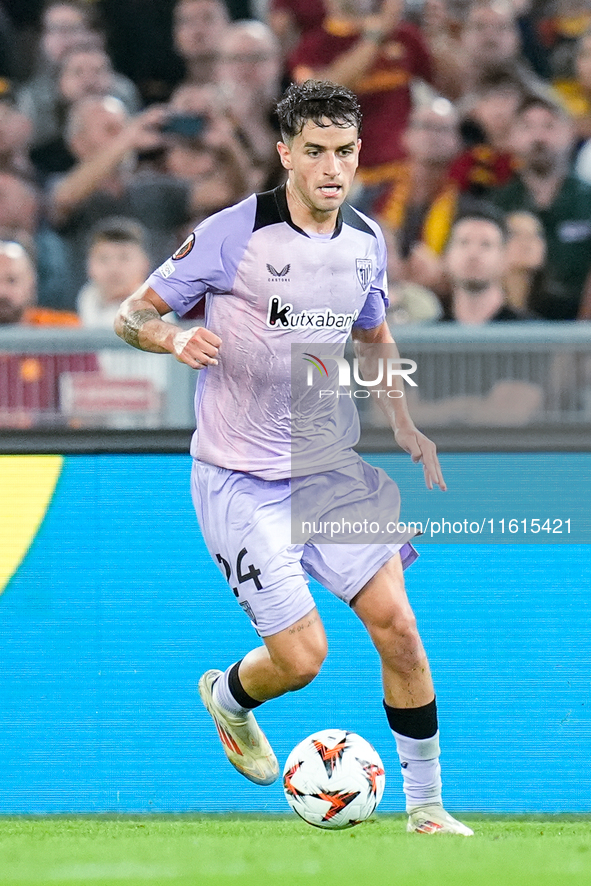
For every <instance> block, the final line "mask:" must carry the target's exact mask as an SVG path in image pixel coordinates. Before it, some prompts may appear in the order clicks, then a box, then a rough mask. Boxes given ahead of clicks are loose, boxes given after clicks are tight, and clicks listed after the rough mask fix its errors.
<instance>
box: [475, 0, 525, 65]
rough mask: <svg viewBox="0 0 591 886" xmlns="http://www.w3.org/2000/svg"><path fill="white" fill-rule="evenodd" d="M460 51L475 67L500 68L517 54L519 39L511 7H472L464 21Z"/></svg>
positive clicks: (502, 5)
mask: <svg viewBox="0 0 591 886" xmlns="http://www.w3.org/2000/svg"><path fill="white" fill-rule="evenodd" d="M462 43H463V48H464V51H465V52H466V55H467V56H468V58H469V59H470V61H472V62H475V63H476V64H478V65H479V66H484V67H489V66H491V65H495V66H496V65H500V64H502V63H503V62H507V61H510V60H511V59H513V58H515V57H516V55H517V53H518V52H519V36H518V32H517V28H516V26H515V21H514V18H513V14H512V12H511V7H510V6H509V4H505V3H504V2H498V3H491V5H490V6H488V7H487V6H476V7H474V9H473V11H472V12H471V13H470V15H469V17H468V21H467V22H466V28H465V31H464V34H463V39H462Z"/></svg>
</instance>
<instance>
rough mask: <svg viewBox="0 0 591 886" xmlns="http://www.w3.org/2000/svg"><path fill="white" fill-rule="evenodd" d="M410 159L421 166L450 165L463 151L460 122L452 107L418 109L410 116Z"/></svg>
mask: <svg viewBox="0 0 591 886" xmlns="http://www.w3.org/2000/svg"><path fill="white" fill-rule="evenodd" d="M405 141H406V146H407V148H408V153H409V155H410V157H411V159H413V160H416V161H418V162H419V163H450V162H451V161H452V160H453V158H454V157H455V156H456V154H457V153H458V151H459V149H460V138H459V131H458V121H457V117H456V116H455V113H454V112H453V111H452V109H451V106H450V108H449V109H448V108H447V106H446V105H443V106H442V109H441V113H440V112H439V111H438V110H437V109H436V108H429V107H426V108H419V109H417V110H416V111H414V113H413V114H412V116H411V120H410V122H409V125H408V129H407V131H406V136H405Z"/></svg>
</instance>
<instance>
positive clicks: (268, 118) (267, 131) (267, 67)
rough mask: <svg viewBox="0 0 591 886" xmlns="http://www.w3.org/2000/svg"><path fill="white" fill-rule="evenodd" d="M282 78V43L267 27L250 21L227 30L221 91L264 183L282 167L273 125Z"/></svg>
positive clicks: (222, 56)
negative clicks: (271, 170)
mask: <svg viewBox="0 0 591 886" xmlns="http://www.w3.org/2000/svg"><path fill="white" fill-rule="evenodd" d="M280 76H281V52H280V46H279V42H278V41H277V38H276V37H275V35H274V34H273V32H272V31H271V29H270V28H269V27H267V25H264V24H263V23H262V22H258V21H254V20H251V21H239V22H234V23H233V24H231V25H229V26H228V28H227V30H226V32H225V35H224V37H223V39H222V43H221V50H220V63H219V68H218V78H219V84H220V89H221V91H222V95H223V96H224V99H225V102H226V105H227V108H228V110H229V112H230V114H231V116H232V119H233V120H234V122H235V123H236V125H237V126H238V127H239V129H240V132H241V135H242V137H243V139H245V140H246V143H247V145H248V149H249V153H250V156H251V158H252V160H253V161H254V163H255V164H256V165H257V166H258V167H259V168H260V170H261V172H262V173H263V179H264V178H266V177H267V173H268V170H270V169H271V167H273V166H276V167H277V168H280V167H281V164H280V162H279V155H278V153H277V149H276V144H277V141H278V140H279V138H280V134H279V131H278V128H277V127H276V126H274V125H273V120H274V117H273V109H274V106H275V103H276V101H277V99H278V98H279V97H280V92H281V83H280Z"/></svg>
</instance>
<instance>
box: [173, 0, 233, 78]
mask: <svg viewBox="0 0 591 886" xmlns="http://www.w3.org/2000/svg"><path fill="white" fill-rule="evenodd" d="M228 23H229V18H228V11H227V7H226V4H225V3H224V2H223V0H177V3H176V5H175V7H174V18H173V38H174V46H175V49H176V51H177V53H178V55H179V56H180V58H181V60H182V62H183V64H184V79H185V80H187V81H189V82H190V83H198V84H204V83H212V82H213V81H214V80H215V75H216V64H217V61H218V58H219V52H220V45H221V42H222V38H223V36H224V33H225V31H226V28H227V27H228Z"/></svg>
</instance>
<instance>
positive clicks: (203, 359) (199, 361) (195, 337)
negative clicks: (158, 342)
mask: <svg viewBox="0 0 591 886" xmlns="http://www.w3.org/2000/svg"><path fill="white" fill-rule="evenodd" d="M221 343H222V340H221V338H220V337H219V336H217V335H216V334H215V332H212V331H211V330H210V329H206V328H205V327H204V326H192V327H191V329H183V330H181V331H179V332H177V333H176V335H175V336H174V338H173V340H172V346H173V351H172V352H173V354H174V356H175V357H176V358H177V360H179V361H180V362H181V363H186V364H187V366H190V367H191V368H192V369H203V368H204V367H205V366H217V362H218V361H217V355H218V351H219V349H220V345H221Z"/></svg>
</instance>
